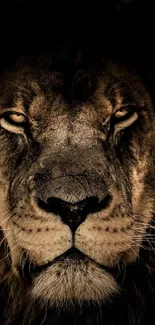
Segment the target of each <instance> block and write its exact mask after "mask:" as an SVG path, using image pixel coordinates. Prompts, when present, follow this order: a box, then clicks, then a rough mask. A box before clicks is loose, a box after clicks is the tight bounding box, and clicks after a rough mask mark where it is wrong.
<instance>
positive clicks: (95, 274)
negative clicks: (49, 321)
mask: <svg viewBox="0 0 155 325" xmlns="http://www.w3.org/2000/svg"><path fill="white" fill-rule="evenodd" d="M118 291H119V287H118V285H117V283H116V281H115V279H114V278H113V276H112V275H111V274H109V273H108V272H106V271H104V270H102V269H101V268H100V267H98V266H97V265H95V263H93V262H91V261H87V262H77V263H70V262H69V261H60V262H56V263H55V264H54V265H52V266H51V267H49V268H48V269H47V270H46V271H43V272H42V273H41V274H40V275H39V276H38V277H36V278H35V279H34V283H33V289H32V296H33V298H39V297H40V298H42V299H45V300H46V301H47V300H48V301H50V302H51V303H54V304H55V303H58V304H61V303H66V302H71V301H72V300H75V301H77V302H79V303H80V302H82V301H84V300H87V301H89V300H94V301H100V300H102V301H104V300H107V299H110V297H111V296H112V295H114V294H115V293H116V292H117V293H118Z"/></svg>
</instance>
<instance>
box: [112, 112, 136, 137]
mask: <svg viewBox="0 0 155 325" xmlns="http://www.w3.org/2000/svg"><path fill="white" fill-rule="evenodd" d="M137 119H138V113H137V112H133V114H132V115H131V116H130V117H129V118H127V119H125V120H123V121H120V122H118V123H117V124H115V131H114V135H116V133H117V132H118V131H120V130H121V129H124V128H127V127H129V126H130V125H132V124H133V123H134V122H135V121H136V120H137Z"/></svg>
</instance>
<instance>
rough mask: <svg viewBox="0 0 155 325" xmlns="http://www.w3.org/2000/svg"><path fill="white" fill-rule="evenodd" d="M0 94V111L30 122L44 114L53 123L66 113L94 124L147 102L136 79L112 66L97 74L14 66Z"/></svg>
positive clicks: (95, 71)
mask: <svg viewBox="0 0 155 325" xmlns="http://www.w3.org/2000/svg"><path fill="white" fill-rule="evenodd" d="M66 70H67V69H66ZM1 90H2V91H1V96H0V109H1V110H2V109H4V108H8V107H12V108H14V107H16V108H17V109H18V108H19V110H20V109H23V110H26V111H28V112H29V114H30V116H31V117H32V118H37V117H38V118H39V117H40V116H42V115H44V117H45V118H46V113H47V114H48V116H49V114H50V117H53V118H56V119H57V117H58V114H59V115H65V114H66V113H69V114H72V116H73V114H74V115H75V114H80V118H82V117H84V119H87V120H89V119H90V120H91V119H92V120H93V121H94V120H95V119H97V120H100V119H101V118H103V117H107V116H108V115H110V114H111V113H112V112H113V111H114V110H115V109H117V108H119V107H120V106H122V105H125V104H127V103H136V104H137V105H138V106H139V107H143V106H144V104H145V101H147V100H148V94H147V93H146V91H145V89H144V87H143V86H142V84H141V82H140V81H139V79H138V78H137V77H135V76H134V75H132V74H130V73H128V72H127V71H126V70H123V69H120V68H119V67H117V66H116V65H114V64H113V65H112V64H111V65H109V64H107V67H106V69H105V67H101V69H100V70H98V69H97V68H95V66H94V67H93V68H89V69H87V70H86V69H85V70H83V69H81V68H78V67H77V68H76V69H75V70H74V71H72V72H68V71H65V72H64V71H63V72H60V71H57V70H56V69H55V67H54V66H53V65H52V63H51V62H48V69H47V64H46V68H45V67H44V64H43V63H42V64H41V65H39V66H36V67H35V66H31V65H21V64H20V65H18V64H17V66H16V68H15V69H13V71H11V72H8V73H7V74H6V75H5V78H4V80H3V78H2V81H1ZM42 112H44V114H42ZM79 112H80V113H79ZM51 115H52V116H51Z"/></svg>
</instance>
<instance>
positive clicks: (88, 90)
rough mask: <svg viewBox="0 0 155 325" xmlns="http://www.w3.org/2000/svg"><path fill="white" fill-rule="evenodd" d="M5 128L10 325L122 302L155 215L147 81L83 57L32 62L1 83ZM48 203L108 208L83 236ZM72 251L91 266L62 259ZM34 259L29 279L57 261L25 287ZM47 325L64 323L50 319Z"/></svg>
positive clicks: (2, 220) (91, 216)
mask: <svg viewBox="0 0 155 325" xmlns="http://www.w3.org/2000/svg"><path fill="white" fill-rule="evenodd" d="M129 106H130V109H129V111H127V107H129ZM14 114H15V115H14ZM124 116H125V118H124ZM126 116H127V118H126ZM22 122H23V123H25V124H22ZM18 123H19V124H18ZM0 125H1V128H0V152H1V157H0V166H1V169H0V197H1V204H0V206H1V211H0V227H1V231H2V238H1V255H2V257H1V264H0V265H1V266H0V275H1V279H0V282H1V285H2V288H3V289H2V290H4V292H5V294H4V295H5V296H6V297H7V296H8V299H10V300H9V301H10V305H9V308H10V310H11V316H10V315H9V311H8V310H6V309H5V307H4V308H3V312H4V314H3V313H2V323H3V324H4V325H7V324H8V325H9V324H14V323H13V321H14V319H16V323H17V324H18V322H19V324H28V322H29V323H32V324H35V319H36V315H37V312H36V310H34V311H33V312H32V310H31V309H33V308H32V306H33V305H34V304H35V303H36V304H37V302H38V301H39V303H38V306H40V301H41V306H46V308H48V307H47V305H48V304H49V305H50V306H61V307H64V306H66V305H69V306H71V305H72V304H73V305H76V304H77V305H78V304H80V305H81V306H84V304H85V303H86V304H87V303H88V302H89V303H90V302H93V303H94V304H97V305H98V304H104V305H111V303H112V304H114V299H115V297H117V296H121V294H122V293H121V285H120V283H119V281H117V277H115V276H114V274H113V270H115V269H116V268H118V267H120V265H124V268H126V267H130V265H134V263H137V259H138V256H139V254H140V248H141V247H142V246H143V245H142V242H143V240H144V237H145V235H146V232H147V231H148V228H149V227H150V222H151V221H152V220H153V212H154V209H155V206H154V205H155V201H154V190H153V189H154V186H155V184H154V174H155V171H154V135H155V124H154V111H153V103H152V101H151V97H150V95H149V93H148V92H147V91H146V89H145V86H144V85H143V84H142V82H141V80H140V78H139V77H137V76H136V75H135V74H134V73H130V72H127V71H126V70H125V69H124V68H122V67H120V66H117V65H115V64H112V63H111V62H108V60H101V61H100V62H90V63H89V65H88V64H87V65H86V63H85V62H84V61H83V59H82V56H81V55H80V56H79V55H78V57H77V58H74V62H73V61H71V60H70V57H66V56H65V57H63V55H62V57H60V58H59V57H58V55H57V54H56V56H55V55H53V56H49V57H46V58H44V57H41V58H39V59H36V60H35V62H34V60H33V58H29V59H27V58H22V59H21V60H20V61H19V62H17V64H16V66H15V67H13V68H12V70H11V71H8V72H5V74H4V75H3V76H2V77H1V96H0ZM38 197H39V198H40V202H45V201H46V199H47V198H49V197H52V198H58V199H59V201H60V202H61V200H62V201H63V202H67V203H66V204H68V202H69V204H70V206H73V207H74V206H75V205H76V203H77V202H83V201H84V200H85V199H87V198H92V200H93V199H94V198H98V203H97V206H96V205H95V206H96V208H95V210H93V211H92V210H90V211H89V212H88V213H87V215H86V218H85V220H84V221H83V222H81V223H80V224H79V225H78V226H77V228H76V230H75V231H74V236H73V231H72V229H71V227H70V225H69V224H68V221H66V216H64V217H62V215H61V212H60V213H55V212H53V210H52V209H53V208H51V211H47V209H46V208H45V207H44V206H43V205H40V204H39V203H38V202H39V201H37V200H38ZM105 197H106V198H107V200H108V201H107V202H108V203H106V200H105ZM104 200H105V206H101V208H100V205H99V203H100V202H101V203H102V202H103V203H104ZM94 202H96V201H94ZM41 204H42V203H41ZM94 204H96V203H94ZM63 218H64V219H63ZM75 218H77V220H78V219H79V216H78V215H76V217H75ZM73 222H74V223H75V222H76V221H75V220H73ZM73 246H74V247H75V248H76V249H77V250H79V251H80V252H81V253H82V254H83V256H84V259H82V260H79V258H78V259H70V258H68V257H66V259H65V258H64V257H63V256H64V255H63V254H64V253H66V252H67V251H68V250H70V249H72V247H73ZM60 256H62V259H59V257H60ZM27 262H28V263H29V275H30V277H31V270H32V269H33V267H34V266H35V265H38V266H41V265H46V264H47V263H50V264H49V267H48V268H47V269H46V270H43V271H42V272H40V273H39V274H35V275H34V274H33V276H32V278H31V279H25V281H24V279H23V278H22V276H21V275H22V274H23V277H25V268H26V263H27ZM110 270H111V271H110ZM32 273H33V272H32ZM21 295H24V297H23V298H21ZM23 308H25V313H23V312H22V309H23ZM38 308H40V310H42V307H38ZM46 308H45V310H46ZM53 313H54V312H53ZM20 314H21V315H23V316H21V317H22V319H21V320H19V318H18V317H19V315H20ZM30 315H31V318H30ZM46 316H47V317H46ZM16 317H17V318H18V320H17V318H16ZM30 319H31V322H30ZM36 322H37V323H36V324H41V323H39V321H37V320H36ZM94 322H95V320H94V321H92V323H91V321H90V324H97V320H96V323H94ZM16 323H15V324H16ZM42 324H53V325H55V324H57V321H56V320H55V321H53V322H52V323H51V322H50V318H49V317H48V313H47V315H46V312H45V315H44V319H43V320H42ZM68 324H69V321H68ZM79 324H81V321H80V320H79ZM83 324H84V323H83ZM107 324H110V321H107ZM132 324H134V323H132ZM137 324H141V323H137Z"/></svg>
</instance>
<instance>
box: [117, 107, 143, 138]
mask: <svg viewBox="0 0 155 325" xmlns="http://www.w3.org/2000/svg"><path fill="white" fill-rule="evenodd" d="M137 119H138V113H137V110H136V107H135V106H134V105H128V106H126V107H121V108H120V109H119V110H117V111H116V112H115V113H114V114H113V115H112V119H111V121H112V124H113V128H114V134H116V133H117V132H118V131H120V130H122V129H125V128H127V127H129V126H130V125H132V124H133V123H134V122H135V121H136V120H137Z"/></svg>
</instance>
